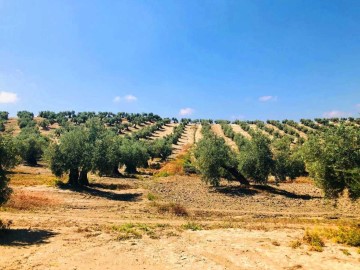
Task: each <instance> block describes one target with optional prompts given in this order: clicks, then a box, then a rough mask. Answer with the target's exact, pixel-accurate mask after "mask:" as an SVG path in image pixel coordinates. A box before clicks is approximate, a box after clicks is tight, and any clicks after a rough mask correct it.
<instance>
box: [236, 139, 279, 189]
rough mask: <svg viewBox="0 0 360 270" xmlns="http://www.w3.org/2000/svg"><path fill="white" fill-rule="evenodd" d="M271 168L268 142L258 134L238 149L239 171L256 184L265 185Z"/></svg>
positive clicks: (271, 162)
mask: <svg viewBox="0 0 360 270" xmlns="http://www.w3.org/2000/svg"><path fill="white" fill-rule="evenodd" d="M272 166H273V160H272V153H271V150H270V140H269V139H268V138H266V137H265V136H263V135H261V134H260V133H255V134H253V138H252V140H249V141H247V142H246V143H245V144H244V146H243V147H242V148H241V149H240V153H239V171H240V172H242V174H243V175H245V177H247V178H248V179H251V180H253V181H254V182H256V183H266V182H267V179H268V176H269V174H270V172H271V169H272Z"/></svg>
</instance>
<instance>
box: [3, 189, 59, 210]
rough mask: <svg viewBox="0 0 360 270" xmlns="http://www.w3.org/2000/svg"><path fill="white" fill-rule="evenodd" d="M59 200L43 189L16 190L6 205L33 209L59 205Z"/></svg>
mask: <svg viewBox="0 0 360 270" xmlns="http://www.w3.org/2000/svg"><path fill="white" fill-rule="evenodd" d="M59 203H60V202H59V200H57V199H55V198H53V197H49V196H47V195H46V193H45V192H41V191H32V192H30V191H16V192H15V193H14V194H13V195H12V196H11V198H10V200H9V201H8V202H7V203H6V204H5V207H7V208H12V209H17V210H32V209H37V208H47V207H52V206H55V205H58V204H59Z"/></svg>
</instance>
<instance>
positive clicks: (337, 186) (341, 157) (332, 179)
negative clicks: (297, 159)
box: [302, 125, 360, 197]
mask: <svg viewBox="0 0 360 270" xmlns="http://www.w3.org/2000/svg"><path fill="white" fill-rule="evenodd" d="M302 152H303V157H304V160H305V164H306V170H307V171H308V172H309V173H310V176H311V177H313V178H314V180H315V183H316V184H317V185H318V186H319V187H320V188H321V189H323V191H324V193H325V196H326V197H337V196H338V195H339V194H340V193H341V192H342V191H343V190H344V189H345V188H347V189H348V190H349V191H350V194H351V195H352V196H354V197H359V196H360V169H359V168H360V130H359V128H358V127H353V126H344V125H340V126H338V127H336V126H334V127H330V128H328V129H327V130H325V131H324V132H322V133H318V134H317V135H313V136H310V138H309V140H308V141H307V142H305V143H304V145H303V149H302Z"/></svg>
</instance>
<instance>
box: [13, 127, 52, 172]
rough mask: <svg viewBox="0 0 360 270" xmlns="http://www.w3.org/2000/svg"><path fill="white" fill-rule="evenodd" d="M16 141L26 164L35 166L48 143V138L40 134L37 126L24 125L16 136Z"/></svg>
mask: <svg viewBox="0 0 360 270" xmlns="http://www.w3.org/2000/svg"><path fill="white" fill-rule="evenodd" d="M16 143H17V147H18V149H19V153H20V156H21V157H22V159H23V160H24V161H25V162H26V163H27V164H28V165H30V166H36V165H37V161H38V160H39V159H40V158H41V156H42V154H43V153H44V149H45V147H46V146H47V145H48V138H47V137H44V136H42V135H41V134H40V132H39V130H38V129H37V128H32V127H26V128H23V129H22V130H21V132H20V134H19V135H18V136H17V137H16Z"/></svg>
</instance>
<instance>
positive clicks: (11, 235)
mask: <svg viewBox="0 0 360 270" xmlns="http://www.w3.org/2000/svg"><path fill="white" fill-rule="evenodd" d="M55 235H57V233H54V232H51V231H45V230H30V229H7V230H4V231H3V232H2V234H1V235H0V246H19V247H21V246H30V245H39V244H46V243H48V241H47V240H48V239H49V238H50V237H53V236H55Z"/></svg>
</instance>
